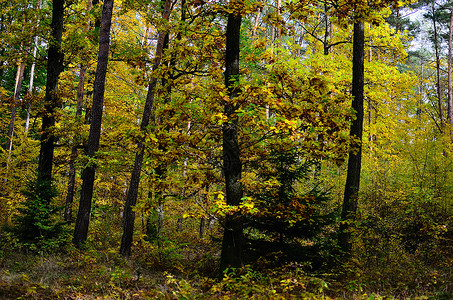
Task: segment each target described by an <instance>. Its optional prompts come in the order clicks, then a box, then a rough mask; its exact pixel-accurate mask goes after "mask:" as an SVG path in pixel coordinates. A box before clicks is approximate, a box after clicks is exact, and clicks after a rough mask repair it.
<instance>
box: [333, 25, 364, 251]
mask: <svg viewBox="0 0 453 300" xmlns="http://www.w3.org/2000/svg"><path fill="white" fill-rule="evenodd" d="M364 45H365V27H364V24H363V23H361V22H356V23H354V40H353V54H352V61H353V64H352V96H353V100H352V108H353V109H354V110H355V114H356V118H355V119H354V121H353V122H352V124H351V129H350V136H351V137H353V138H355V139H358V143H357V144H356V145H352V146H353V147H351V150H350V151H349V159H348V173H347V177H346V186H345V190H344V199H343V208H342V212H341V221H342V223H341V225H340V235H339V240H338V244H339V246H340V248H341V250H342V251H343V253H344V254H345V255H349V254H350V253H351V249H352V243H351V232H350V229H351V227H352V224H351V222H352V221H354V219H355V215H356V212H357V200H358V195H359V185H360V171H361V161H362V142H361V141H362V133H363V86H364V55H365V51H364V48H365V47H364Z"/></svg>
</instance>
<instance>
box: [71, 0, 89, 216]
mask: <svg viewBox="0 0 453 300" xmlns="http://www.w3.org/2000/svg"><path fill="white" fill-rule="evenodd" d="M91 9H92V3H91V1H88V7H87V15H88V14H89V13H90V12H91ZM89 30H90V18H89V17H88V18H87V20H86V23H85V28H84V32H85V33H86V34H88V31H89ZM83 60H84V61H83V62H82V63H81V64H80V74H79V84H78V85H77V106H76V120H77V121H80V118H81V116H82V111H83V91H84V89H85V74H86V71H87V69H88V66H87V64H86V61H88V57H87V56H85V57H84V58H83ZM77 146H78V145H74V146H72V149H71V158H70V161H69V178H68V188H67V193H66V202H65V209H64V220H65V221H67V222H69V221H72V203H73V202H74V194H75V177H76V168H75V160H76V158H77V155H78V153H77V152H78V151H77Z"/></svg>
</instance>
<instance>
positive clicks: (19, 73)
mask: <svg viewBox="0 0 453 300" xmlns="http://www.w3.org/2000/svg"><path fill="white" fill-rule="evenodd" d="M24 71H25V63H23V62H20V63H19V64H18V65H17V72H16V84H15V86H14V99H13V108H12V109H11V120H10V122H9V127H8V135H7V137H6V146H5V150H6V151H8V162H9V157H10V156H11V151H12V148H13V141H12V140H13V135H14V123H15V122H16V112H17V104H18V102H19V98H20V90H21V89H22V80H23V78H24Z"/></svg>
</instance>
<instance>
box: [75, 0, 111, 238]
mask: <svg viewBox="0 0 453 300" xmlns="http://www.w3.org/2000/svg"><path fill="white" fill-rule="evenodd" d="M112 12H113V0H105V1H104V8H103V10H102V17H101V31H100V34H99V53H98V64H97V68H96V75H95V79H94V89H93V107H92V109H91V110H92V122H91V126H90V135H89V137H88V144H87V146H86V149H85V152H86V155H87V156H88V157H89V159H90V160H91V159H92V158H94V157H95V154H96V152H97V151H98V149H99V140H100V136H101V123H102V110H103V105H104V87H105V76H106V73H107V64H108V55H109V47H110V27H111V23H112ZM95 172H96V163H94V162H91V161H90V162H89V163H88V166H87V167H85V169H83V171H82V180H83V181H82V190H81V192H80V203H79V212H78V214H77V221H76V225H75V230H74V238H73V242H74V244H75V245H76V246H77V247H80V246H81V245H82V244H83V243H85V241H86V239H87V235H88V225H89V222H90V211H91V199H92V197H93V186H94V176H95Z"/></svg>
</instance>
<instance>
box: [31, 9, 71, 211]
mask: <svg viewBox="0 0 453 300" xmlns="http://www.w3.org/2000/svg"><path fill="white" fill-rule="evenodd" d="M64 3H65V1H64V0H53V2H52V22H51V24H50V26H51V40H50V41H49V48H48V52H47V81H46V94H45V98H44V113H43V116H42V129H41V140H40V143H41V145H40V146H41V147H40V151H39V161H38V181H40V182H41V183H43V184H44V186H46V185H47V186H49V185H51V184H52V163H53V155H54V148H55V145H54V140H55V136H54V134H53V132H52V128H53V126H54V125H55V109H56V108H57V107H58V106H59V104H60V100H59V97H58V93H57V88H58V77H59V76H60V73H61V72H62V71H63V59H64V55H63V53H62V52H61V51H60V50H61V41H62V35H63V17H64ZM43 200H44V201H46V202H48V203H49V202H50V201H51V199H43Z"/></svg>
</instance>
